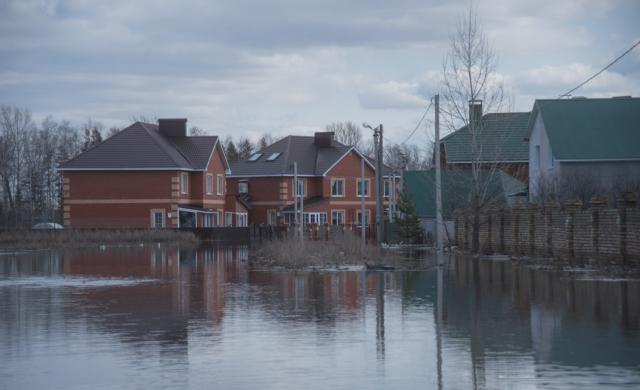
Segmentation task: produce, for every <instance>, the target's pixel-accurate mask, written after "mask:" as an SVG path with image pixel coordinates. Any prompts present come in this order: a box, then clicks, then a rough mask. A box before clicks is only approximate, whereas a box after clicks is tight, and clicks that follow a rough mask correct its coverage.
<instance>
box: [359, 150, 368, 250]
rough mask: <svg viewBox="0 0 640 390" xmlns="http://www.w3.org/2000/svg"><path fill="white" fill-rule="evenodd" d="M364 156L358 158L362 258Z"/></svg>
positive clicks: (364, 238)
mask: <svg viewBox="0 0 640 390" xmlns="http://www.w3.org/2000/svg"><path fill="white" fill-rule="evenodd" d="M364 213H365V210H364V155H363V156H360V241H361V244H360V253H361V254H362V257H363V258H364V251H365V248H366V246H367V238H366V233H365V226H364Z"/></svg>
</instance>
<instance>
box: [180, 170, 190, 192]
mask: <svg viewBox="0 0 640 390" xmlns="http://www.w3.org/2000/svg"><path fill="white" fill-rule="evenodd" d="M188 180H189V174H188V173H183V174H182V175H180V189H181V190H182V193H183V194H188V193H189V182H188Z"/></svg>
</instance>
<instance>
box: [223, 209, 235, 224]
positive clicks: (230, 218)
mask: <svg viewBox="0 0 640 390" xmlns="http://www.w3.org/2000/svg"><path fill="white" fill-rule="evenodd" d="M224 226H233V213H230V212H226V213H224Z"/></svg>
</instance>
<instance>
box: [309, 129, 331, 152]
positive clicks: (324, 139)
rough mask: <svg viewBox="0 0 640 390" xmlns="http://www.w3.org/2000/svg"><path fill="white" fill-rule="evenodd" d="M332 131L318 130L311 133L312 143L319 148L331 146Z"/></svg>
mask: <svg viewBox="0 0 640 390" xmlns="http://www.w3.org/2000/svg"><path fill="white" fill-rule="evenodd" d="M333 134H334V133H333V131H318V132H316V133H315V134H314V135H313V143H314V144H315V145H316V146H318V147H320V148H328V147H331V141H332V140H333Z"/></svg>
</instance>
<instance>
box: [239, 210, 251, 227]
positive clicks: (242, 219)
mask: <svg viewBox="0 0 640 390" xmlns="http://www.w3.org/2000/svg"><path fill="white" fill-rule="evenodd" d="M237 216H238V226H240V227H245V226H249V216H248V215H247V213H238V214H237Z"/></svg>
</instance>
